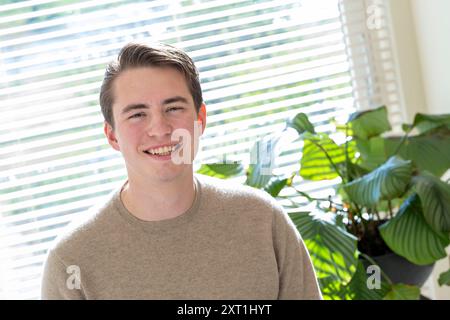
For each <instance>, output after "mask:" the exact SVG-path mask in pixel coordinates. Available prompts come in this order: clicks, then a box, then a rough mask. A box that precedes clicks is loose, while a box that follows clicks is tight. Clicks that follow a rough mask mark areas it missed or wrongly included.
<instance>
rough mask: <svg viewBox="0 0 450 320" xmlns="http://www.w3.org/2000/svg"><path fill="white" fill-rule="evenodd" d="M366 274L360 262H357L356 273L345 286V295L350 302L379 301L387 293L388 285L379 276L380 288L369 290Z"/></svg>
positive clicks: (368, 275)
mask: <svg viewBox="0 0 450 320" xmlns="http://www.w3.org/2000/svg"><path fill="white" fill-rule="evenodd" d="M371 275H372V274H368V273H367V271H366V268H365V266H364V264H363V263H362V261H361V260H359V261H358V266H357V268H356V272H355V274H354V275H353V278H352V280H351V281H350V282H349V283H348V284H347V285H346V290H347V295H348V296H349V298H350V299H352V300H381V299H383V297H384V296H385V295H386V293H387V292H388V291H389V289H390V286H389V284H388V283H387V282H386V281H384V280H383V279H382V277H381V274H380V279H379V280H380V287H379V288H370V289H369V286H368V285H367V281H368V278H369V277H370V276H371Z"/></svg>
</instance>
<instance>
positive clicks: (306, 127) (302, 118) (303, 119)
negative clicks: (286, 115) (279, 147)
mask: <svg viewBox="0 0 450 320" xmlns="http://www.w3.org/2000/svg"><path fill="white" fill-rule="evenodd" d="M287 125H288V126H289V127H291V128H294V129H295V130H297V132H298V133H299V134H302V133H304V132H310V133H316V132H315V131H314V126H313V124H312V123H311V122H310V121H309V119H308V116H307V115H306V114H304V113H302V112H300V113H298V114H297V115H296V116H295V117H294V118H293V119H290V120H289V121H288V122H287Z"/></svg>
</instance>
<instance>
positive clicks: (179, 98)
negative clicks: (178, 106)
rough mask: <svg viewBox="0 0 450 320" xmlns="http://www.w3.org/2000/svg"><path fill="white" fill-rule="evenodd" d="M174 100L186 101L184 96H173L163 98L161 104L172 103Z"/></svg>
mask: <svg viewBox="0 0 450 320" xmlns="http://www.w3.org/2000/svg"><path fill="white" fill-rule="evenodd" d="M174 102H182V103H188V101H187V99H186V98H184V97H182V96H175V97H172V98H168V99H165V100H163V102H162V104H163V105H166V104H171V103H174Z"/></svg>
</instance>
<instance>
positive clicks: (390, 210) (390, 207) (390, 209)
mask: <svg viewBox="0 0 450 320" xmlns="http://www.w3.org/2000/svg"><path fill="white" fill-rule="evenodd" d="M387 203H388V208H389V217H390V218H391V219H392V218H393V217H394V214H393V212H392V203H391V200H388V201H387Z"/></svg>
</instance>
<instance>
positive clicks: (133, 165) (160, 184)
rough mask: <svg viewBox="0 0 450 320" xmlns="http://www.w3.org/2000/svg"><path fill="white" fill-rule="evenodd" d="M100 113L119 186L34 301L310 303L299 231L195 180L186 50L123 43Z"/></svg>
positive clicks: (200, 122) (201, 112) (313, 290)
mask: <svg viewBox="0 0 450 320" xmlns="http://www.w3.org/2000/svg"><path fill="white" fill-rule="evenodd" d="M100 105H101V108H102V112H103V115H104V118H105V125H104V131H105V135H106V137H107V139H108V142H109V144H110V145H111V146H112V147H113V148H114V149H115V150H117V151H120V152H121V153H122V155H123V157H124V160H125V164H126V169H127V173H128V180H127V181H126V182H125V183H124V184H123V185H122V186H120V187H119V188H118V189H117V190H116V191H114V192H113V193H112V194H111V196H110V198H109V199H108V201H107V202H106V203H105V204H103V205H102V206H100V207H98V208H97V209H95V212H93V213H92V214H88V215H87V217H86V219H85V220H84V221H83V222H81V223H78V224H77V225H75V226H73V227H71V228H69V230H70V231H68V232H67V233H66V234H65V235H64V236H62V237H60V238H59V240H58V241H57V243H56V245H55V246H54V247H53V248H52V249H51V250H50V251H49V254H48V258H47V262H46V264H45V270H44V276H43V282H42V298H43V299H321V294H320V291H319V287H318V283H317V280H316V276H315V273H314V269H313V267H312V264H311V260H310V257H309V255H308V252H307V250H306V248H305V246H304V243H303V241H302V239H301V237H300V234H299V233H298V231H297V230H296V228H295V226H294V225H293V223H292V221H291V220H290V219H289V217H288V215H287V214H286V213H285V212H284V211H283V209H282V208H281V207H280V206H279V205H278V204H277V203H276V201H275V200H274V199H273V198H272V197H270V196H269V195H268V194H266V193H265V192H263V191H260V190H257V189H253V188H250V187H247V186H242V185H237V184H231V183H229V182H227V181H223V180H219V179H215V178H210V177H206V176H202V175H194V173H193V165H192V160H193V159H194V157H195V149H196V145H197V142H198V141H197V140H198V136H199V134H202V133H203V131H204V130H205V126H206V107H205V104H204V103H203V99H202V92H201V88H200V83H199V77H198V71H197V69H196V67H195V66H194V63H193V61H192V60H191V59H190V58H189V57H188V56H187V55H186V53H184V52H183V51H181V50H179V49H177V48H174V47H171V46H167V45H158V46H152V47H151V46H147V45H142V44H129V45H127V46H125V47H124V48H123V49H122V50H121V52H120V54H119V57H118V61H117V62H116V63H112V64H110V65H109V66H108V67H107V70H106V74H105V78H104V81H103V84H102V87H101V92H100ZM197 129H198V130H197ZM196 130H197V131H199V132H198V133H199V134H197V132H196ZM186 155H188V160H189V161H180V159H181V158H180V157H182V159H181V160H183V159H184V160H186V159H187V158H186Z"/></svg>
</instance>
